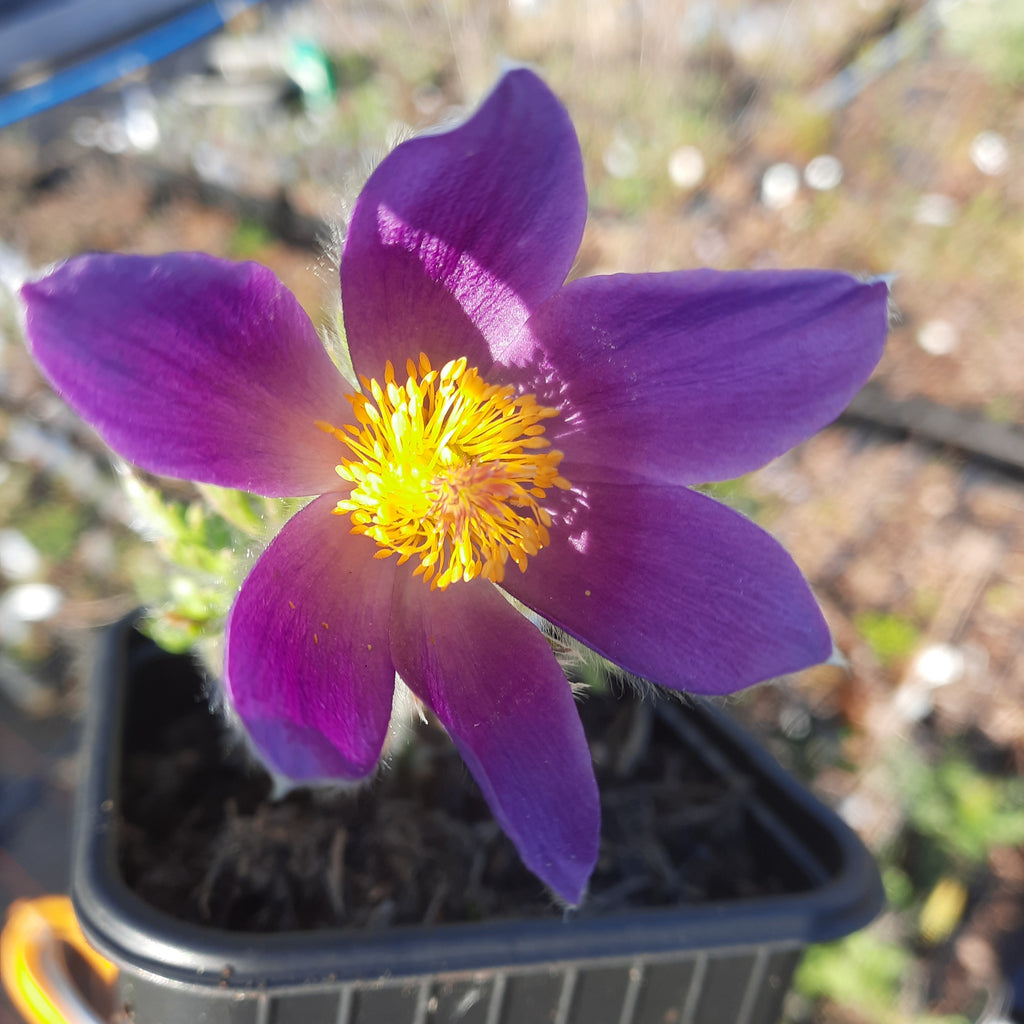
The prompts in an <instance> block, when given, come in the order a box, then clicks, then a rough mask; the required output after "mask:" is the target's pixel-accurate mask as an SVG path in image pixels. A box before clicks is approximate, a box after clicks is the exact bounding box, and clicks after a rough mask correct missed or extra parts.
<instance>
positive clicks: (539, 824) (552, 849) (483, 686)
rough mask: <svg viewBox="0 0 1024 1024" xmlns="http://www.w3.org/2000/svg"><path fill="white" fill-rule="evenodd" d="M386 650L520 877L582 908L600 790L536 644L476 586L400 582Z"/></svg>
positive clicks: (545, 654) (566, 695) (593, 856)
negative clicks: (479, 799)
mask: <svg viewBox="0 0 1024 1024" xmlns="http://www.w3.org/2000/svg"><path fill="white" fill-rule="evenodd" d="M391 650H392V653H393V656H394V659H395V667H396V668H397V669H398V672H399V675H401V677H402V678H403V679H404V680H405V681H406V683H408V685H409V687H410V688H411V689H412V690H413V692H414V693H415V694H416V695H417V696H418V697H419V698H420V699H421V700H423V701H424V702H425V703H426V704H427V705H428V706H429V707H431V708H432V709H433V710H434V713H435V714H436V715H437V717H438V718H439V719H440V721H441V723H442V724H443V725H444V727H445V728H446V729H447V730H448V732H449V734H450V735H451V737H452V739H453V740H454V742H455V744H456V746H457V747H458V748H459V752H460V753H461V754H462V757H463V759H464V760H465V762H466V764H467V766H468V767H469V770H470V771H471V772H472V773H473V777H474V778H475V779H476V781H477V782H478V783H479V785H480V788H481V790H483V793H484V796H485V797H486V798H487V802H488V803H489V804H490V806H491V810H492V811H493V812H494V816H495V817H496V818H497V819H498V822H499V823H500V825H501V827H502V828H503V829H504V830H505V832H506V833H507V834H508V836H509V838H510V839H511V840H512V841H513V843H515V845H516V847H517V849H518V850H519V853H520V856H521V857H522V858H523V862H524V863H525V864H526V866H527V867H528V868H529V869H530V870H531V871H533V873H534V874H536V875H537V876H538V877H540V878H541V879H542V880H543V881H544V882H546V883H547V884H548V885H550V886H551V888H552V889H554V891H555V892H557V893H558V894H559V895H560V896H561V897H562V898H563V899H565V900H568V901H569V902H570V903H578V902H579V900H580V898H581V897H582V895H583V890H584V888H585V886H586V883H587V879H588V878H589V877H590V873H591V871H592V870H593V868H594V864H595V862H596V860H597V847H598V836H599V832H600V813H601V812H600V805H599V802H598V794H597V783H596V782H595V780H594V770H593V766H592V764H591V760H590V751H589V749H588V747H587V742H586V737H585V736H584V733H583V727H582V726H581V724H580V720H579V715H578V714H577V711H576V705H575V701H574V700H573V696H572V691H571V689H570V687H569V684H568V682H567V681H566V678H565V675H564V673H563V672H562V670H561V668H559V666H558V663H557V662H556V661H555V658H554V655H553V654H552V653H551V648H550V646H549V645H548V643H547V641H546V640H545V639H544V637H543V635H542V634H541V632H540V631H539V630H538V629H536V627H534V626H532V625H531V624H530V623H529V622H527V621H526V620H525V619H524V618H523V617H522V616H521V615H519V614H518V613H517V612H516V611H515V610H514V609H513V608H512V607H511V606H510V605H509V604H508V602H507V601H506V600H505V599H504V598H503V597H502V596H501V594H499V593H498V591H497V590H496V589H495V588H494V586H493V585H492V584H490V583H487V582H485V581H483V580H476V581H473V582H472V583H456V584H454V585H453V586H450V587H448V588H447V589H446V590H439V591H430V590H429V589H428V588H427V587H426V586H425V585H424V584H423V582H422V581H421V580H420V579H419V578H412V577H411V576H410V575H409V574H405V580H404V582H403V580H402V578H401V576H400V577H399V583H398V586H397V587H396V590H395V628H394V630H393V631H392V634H391Z"/></svg>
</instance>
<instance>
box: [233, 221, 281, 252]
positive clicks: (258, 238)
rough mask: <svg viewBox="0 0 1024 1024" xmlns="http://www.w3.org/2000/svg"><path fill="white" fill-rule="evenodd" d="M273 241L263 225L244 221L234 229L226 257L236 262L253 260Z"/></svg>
mask: <svg viewBox="0 0 1024 1024" xmlns="http://www.w3.org/2000/svg"><path fill="white" fill-rule="evenodd" d="M273 240H274V238H273V235H271V233H270V231H269V230H268V229H267V227H266V226H265V225H263V224H258V223H256V222H255V221H251V220H244V221H242V222H241V223H239V225H238V227H237V228H235V231H234V234H233V235H232V236H231V240H230V241H229V242H228V255H229V256H231V258H232V259H236V260H251V259H255V258H256V257H257V256H259V254H260V253H261V252H262V251H263V250H264V249H266V248H267V246H269V245H270V244H271V242H273Z"/></svg>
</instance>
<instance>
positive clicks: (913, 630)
mask: <svg viewBox="0 0 1024 1024" xmlns="http://www.w3.org/2000/svg"><path fill="white" fill-rule="evenodd" d="M854 625H855V626H856V627H857V631H858V632H859V633H860V635H861V636H862V637H863V638H864V640H865V641H866V642H867V645H868V646H869V647H870V648H871V650H872V651H873V652H874V654H875V657H877V658H878V660H879V661H880V662H881V663H882V664H883V665H885V666H887V667H888V666H891V665H894V664H897V663H899V662H901V661H903V660H904V659H906V658H908V657H909V656H910V655H911V654H913V652H914V648H916V647H917V645H918V642H919V640H920V633H919V632H918V629H917V627H916V626H915V625H914V624H913V623H912V622H909V621H908V620H907V619H905V618H903V617H901V616H899V615H896V614H894V613H893V612H878V611H866V612H862V613H861V614H859V615H857V616H856V617H855V618H854Z"/></svg>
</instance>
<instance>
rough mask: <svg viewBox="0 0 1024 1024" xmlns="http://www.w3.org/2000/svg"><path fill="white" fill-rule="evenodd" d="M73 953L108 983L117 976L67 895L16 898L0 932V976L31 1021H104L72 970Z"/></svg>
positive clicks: (88, 1023)
mask: <svg viewBox="0 0 1024 1024" xmlns="http://www.w3.org/2000/svg"><path fill="white" fill-rule="evenodd" d="M69 951H70V952H69ZM72 959H73V960H74V961H76V962H77V965H80V966H84V967H85V968H86V971H87V975H86V979H87V980H90V976H91V978H94V979H95V980H96V981H97V982H99V984H100V987H101V988H103V989H106V990H109V989H110V987H111V986H112V984H113V982H114V979H115V978H116V977H117V967H115V966H114V964H112V963H111V962H110V961H109V960H107V959H105V958H104V957H102V956H100V955H99V953H97V952H96V951H95V950H94V949H93V948H92V946H90V945H89V943H88V942H86V941H85V936H84V935H83V934H82V929H81V928H79V926H78V921H77V920H76V918H75V912H74V910H73V909H72V907H71V900H70V899H68V897H67V896H43V897H41V898H40V899H34V900H16V901H15V902H14V903H12V904H11V907H10V909H9V910H8V912H7V924H6V925H5V926H4V929H3V932H2V933H0V978H2V979H3V983H4V987H5V988H6V989H7V993H8V995H9V996H10V998H11V1000H12V1002H13V1003H14V1005H15V1006H16V1007H17V1009H18V1011H19V1012H20V1013H21V1014H22V1016H23V1017H24V1018H25V1020H26V1021H28V1022H29V1024H102V1021H103V1020H104V1017H103V1016H101V1015H100V1014H99V1013H97V1010H96V1008H95V1007H94V1006H93V1005H92V1004H91V1003H90V1002H89V1001H88V1000H87V999H86V997H85V995H84V994H83V992H82V986H81V984H80V979H78V978H77V976H76V977H73V976H72V973H73V972H72V964H71V962H70V961H71V960H72ZM77 973H81V972H77Z"/></svg>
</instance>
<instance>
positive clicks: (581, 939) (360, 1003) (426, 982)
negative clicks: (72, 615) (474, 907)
mask: <svg viewBox="0 0 1024 1024" xmlns="http://www.w3.org/2000/svg"><path fill="white" fill-rule="evenodd" d="M200 694H201V684H200V681H199V679H198V677H197V674H196V673H195V671H194V669H193V667H192V663H191V662H190V660H189V659H187V658H181V657H175V656H172V655H168V654H166V653H164V652H161V651H159V650H158V649H156V648H155V647H154V646H153V645H152V644H150V643H149V642H148V641H145V640H144V639H142V638H141V637H140V636H139V635H138V634H137V633H136V632H135V630H134V629H133V628H132V625H131V623H130V622H124V623H122V624H120V625H119V626H117V627H115V628H113V629H112V630H110V631H109V633H108V634H107V635H106V636H105V637H104V639H103V645H102V650H101V652H100V657H99V659H98V664H97V669H96V675H95V678H94V680H93V691H92V694H91V701H90V705H91V718H90V721H89V724H88V729H87V734H86V741H85V753H86V762H85V764H84V774H83V778H82V781H81V789H80V794H79V803H78V811H77V821H76V839H75V847H74V853H73V865H72V898H73V900H74V905H75V909H76V912H77V914H78V918H79V921H80V923H81V925H82V928H83V930H84V932H85V934H86V935H87V937H88V938H89V941H90V942H91V943H92V944H94V945H95V947H96V948H97V949H98V950H99V951H100V952H101V953H103V954H104V955H105V956H107V957H108V958H110V959H111V960H113V961H114V962H115V963H116V964H117V965H118V966H119V968H120V980H119V986H120V988H119V994H118V1003H119V1005H121V1006H122V1007H124V1011H125V1014H126V1016H127V1019H129V1020H134V1021H137V1022H139V1024H540V1022H547V1021H551V1022H555V1024H665V1022H667V1021H672V1022H678V1024H772V1022H775V1021H777V1020H778V1019H779V1016H780V1014H781V1009H782V1003H783V999H784V997H785V994H786V991H787V988H788V986H789V984H790V980H791V976H792V974H793V971H794V969H795V968H796V966H797V964H798V962H799V960H800V957H801V954H802V951H803V949H804V947H806V946H807V945H808V944H810V943H815V942H822V941H826V940H831V939H835V938H838V937H840V936H842V935H845V934H848V933H849V932H852V931H855V930H856V929H858V928H860V927H861V926H863V925H864V924H866V923H867V922H868V921H869V920H871V918H872V917H874V916H875V914H876V913H877V912H878V911H879V909H880V907H881V905H882V902H883V896H882V889H881V883H880V880H879V876H878V872H877V870H876V868H875V865H874V863H873V861H872V859H871V857H870V855H869V854H868V852H867V851H866V850H865V848H864V847H863V846H862V844H861V843H860V842H859V840H858V839H857V838H856V837H855V836H854V834H853V833H852V832H851V831H850V830H849V829H848V828H847V827H846V826H845V825H844V824H843V823H842V822H841V821H840V820H839V819H838V818H837V817H836V816H835V815H834V814H833V813H832V812H830V811H829V810H828V809H827V808H825V807H824V806H823V805H822V804H820V803H819V802H818V801H817V800H816V799H815V798H814V797H813V796H812V795H811V794H810V793H808V792H807V791H806V790H805V789H804V788H802V787H801V786H800V785H799V784H798V783H797V782H795V781H794V780H793V779H792V778H790V777H789V776H787V775H786V774H785V773H784V772H783V771H782V770H781V769H780V768H779V766H778V765H777V764H776V763H775V761H774V760H773V759H772V758H771V757H770V756H769V755H767V754H766V753H765V752H764V751H763V750H761V749H760V748H759V747H758V746H757V744H756V743H755V742H754V741H753V740H752V739H751V738H750V737H749V736H747V735H745V734H744V733H742V732H741V731H740V730H739V729H738V728H737V727H736V726H735V725H734V724H733V723H732V722H730V721H729V720H728V719H727V718H726V717H725V716H724V715H723V714H721V713H720V712H719V711H717V710H715V709H714V708H712V707H710V706H708V705H705V704H702V703H696V704H695V705H694V706H693V707H690V708H686V709H682V708H680V707H678V706H676V705H674V704H670V705H668V706H666V707H664V708H662V709H660V710H659V723H658V725H657V728H659V729H670V730H672V731H673V732H674V733H675V735H676V736H677V737H678V743H679V744H681V745H685V746H687V747H689V748H692V749H693V750H695V751H696V753H697V754H698V755H699V757H700V758H701V759H702V760H703V761H704V762H705V763H706V764H707V765H708V766H709V767H710V768H712V769H713V770H714V771H716V772H722V773H726V774H727V775H728V776H729V777H730V778H731V779H732V780H733V782H735V784H736V787H737V792H738V793H739V794H740V795H741V799H742V808H741V813H742V814H743V815H745V816H747V817H748V819H749V820H748V822H747V826H748V833H749V834H750V835H751V836H753V837H754V840H755V845H756V853H757V856H758V857H764V858H771V859H773V861H775V862H777V865H776V867H777V870H778V871H780V872H782V873H784V874H785V875H786V876H787V878H788V880H789V885H788V888H789V889H791V890H793V891H792V892H790V893H788V894H786V895H784V896H764V897H754V898H747V899H737V900H728V901H719V902H711V903H707V904H700V905H692V904H690V905H680V906H673V907H667V908H658V909H648V910H638V911H636V912H629V913H621V912H620V913H616V914H613V915H609V916H606V917H598V916H595V917H585V916H581V917H578V918H575V919H573V918H570V919H566V920H560V919H542V920H519V921H508V920H503V921H500V922H493V923H483V924H445V925H438V926H433V927H411V926H410V927H395V928H391V929H386V930H382V931H364V930H353V929H334V930H321V931H313V932H290V933H274V934H267V933H257V934H253V933H246V934H242V933H234V932H229V931H224V930H216V929H209V928H202V927H199V926H196V925H191V924H187V923H183V922H181V921H178V920H176V919H174V918H172V917H170V916H169V915H167V914H166V913H163V912H161V911H158V910H157V909H155V908H154V907H152V906H149V905H147V904H146V903H144V902H143V901H142V900H141V899H140V898H139V897H138V896H136V895H135V894H134V893H133V892H131V891H130V890H129V889H128V888H127V886H126V884H125V881H124V879H123V878H122V876H121V874H120V871H119V868H118V852H117V842H118V821H119V817H118V809H119V793H118V780H119V776H120V772H121V766H122V751H123V746H124V740H125V737H126V736H127V735H131V736H132V742H134V743H139V742H143V743H144V742H145V740H144V737H140V734H139V731H140V730H141V729H143V728H144V723H145V721H146V720H147V719H152V718H154V716H155V717H160V718H166V716H167V715H170V714H173V713H174V709H175V708H181V707H185V706H191V707H193V708H194V706H195V703H196V701H197V700H201V699H202V698H201V696H200Z"/></svg>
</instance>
